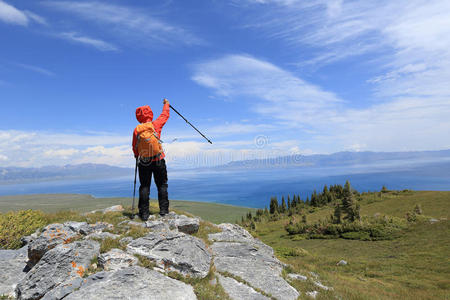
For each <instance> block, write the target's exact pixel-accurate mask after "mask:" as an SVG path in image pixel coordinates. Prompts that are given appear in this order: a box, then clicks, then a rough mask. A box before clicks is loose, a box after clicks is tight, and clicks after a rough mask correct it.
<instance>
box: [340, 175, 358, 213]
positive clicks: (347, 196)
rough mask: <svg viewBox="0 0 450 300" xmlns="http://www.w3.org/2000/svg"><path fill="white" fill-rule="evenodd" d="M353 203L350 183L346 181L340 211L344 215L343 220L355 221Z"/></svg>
mask: <svg viewBox="0 0 450 300" xmlns="http://www.w3.org/2000/svg"><path fill="white" fill-rule="evenodd" d="M354 202H355V201H354V199H353V193H352V188H351V186H350V182H348V180H347V182H346V183H345V186H344V190H343V199H342V210H343V211H344V212H345V213H346V216H345V217H344V219H346V220H349V221H350V222H353V221H355V209H354V205H355V203H354Z"/></svg>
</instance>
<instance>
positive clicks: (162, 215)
mask: <svg viewBox="0 0 450 300" xmlns="http://www.w3.org/2000/svg"><path fill="white" fill-rule="evenodd" d="M168 213H169V210H164V209H163V210H160V211H159V215H160V216H161V217H164V216H165V215H167V214H168Z"/></svg>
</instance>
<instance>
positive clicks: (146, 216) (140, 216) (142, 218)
mask: <svg viewBox="0 0 450 300" xmlns="http://www.w3.org/2000/svg"><path fill="white" fill-rule="evenodd" d="M149 215H150V213H145V212H144V213H139V218H141V220H142V221H144V222H147V220H148V217H149Z"/></svg>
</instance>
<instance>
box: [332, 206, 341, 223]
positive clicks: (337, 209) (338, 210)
mask: <svg viewBox="0 0 450 300" xmlns="http://www.w3.org/2000/svg"><path fill="white" fill-rule="evenodd" d="M333 223H334V224H341V205H340V204H339V203H338V204H336V206H335V207H334V214H333Z"/></svg>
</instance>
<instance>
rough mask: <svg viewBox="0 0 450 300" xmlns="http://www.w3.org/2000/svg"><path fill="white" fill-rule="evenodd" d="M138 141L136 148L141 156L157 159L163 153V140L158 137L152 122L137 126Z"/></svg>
mask: <svg viewBox="0 0 450 300" xmlns="http://www.w3.org/2000/svg"><path fill="white" fill-rule="evenodd" d="M136 133H137V142H136V145H135V149H137V151H138V153H139V157H143V158H148V159H155V158H157V157H159V156H160V155H161V154H162V151H163V150H162V146H161V143H162V141H161V140H160V139H159V138H158V135H157V134H156V131H155V128H154V127H153V124H152V122H148V123H142V124H139V125H138V126H137V127H136Z"/></svg>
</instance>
